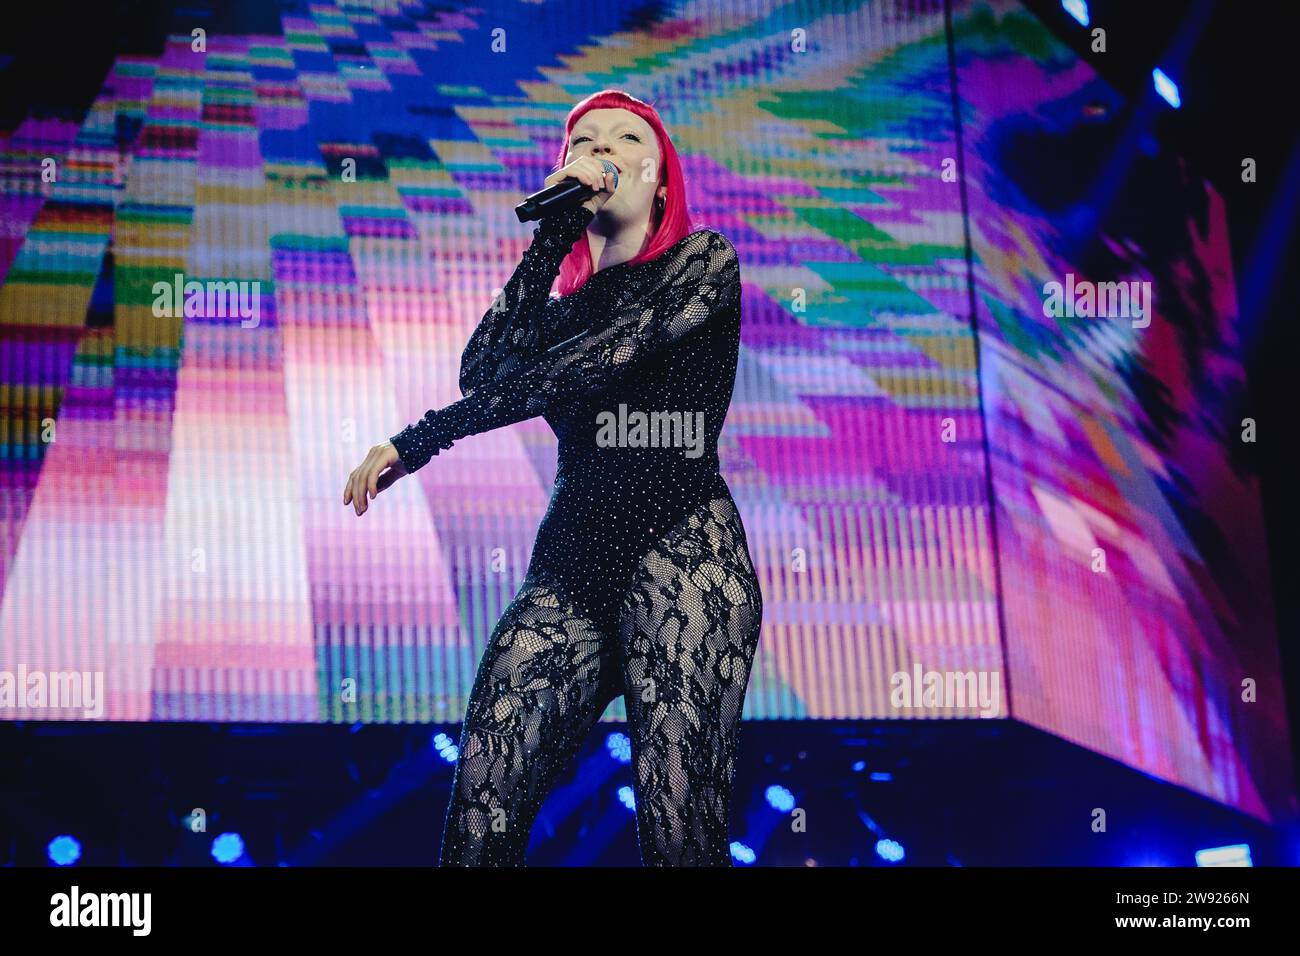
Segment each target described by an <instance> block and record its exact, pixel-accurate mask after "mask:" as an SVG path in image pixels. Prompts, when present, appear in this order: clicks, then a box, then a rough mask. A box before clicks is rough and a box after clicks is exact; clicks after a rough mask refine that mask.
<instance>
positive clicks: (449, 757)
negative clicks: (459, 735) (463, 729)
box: [433, 734, 460, 763]
mask: <svg viewBox="0 0 1300 956" xmlns="http://www.w3.org/2000/svg"><path fill="white" fill-rule="evenodd" d="M433 749H434V750H436V751H438V756H439V757H441V758H442V759H443V760H445V761H447V763H455V762H456V758H457V757H459V756H460V748H459V747H457V746H456V742H455V741H454V740H452V739H451V738H450V737H448V736H447V735H446V734H434V737H433Z"/></svg>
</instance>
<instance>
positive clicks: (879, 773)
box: [871, 770, 894, 783]
mask: <svg viewBox="0 0 1300 956" xmlns="http://www.w3.org/2000/svg"><path fill="white" fill-rule="evenodd" d="M871 779H872V780H878V781H880V782H881V783H888V782H889V781H890V780H893V779H894V775H893V774H892V773H890V772H889V771H888V770H875V771H872V774H871Z"/></svg>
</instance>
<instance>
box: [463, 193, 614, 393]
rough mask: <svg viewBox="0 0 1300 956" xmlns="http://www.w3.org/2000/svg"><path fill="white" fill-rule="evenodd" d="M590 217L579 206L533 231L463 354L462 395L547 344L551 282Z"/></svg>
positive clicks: (592, 214) (589, 212)
mask: <svg viewBox="0 0 1300 956" xmlns="http://www.w3.org/2000/svg"><path fill="white" fill-rule="evenodd" d="M594 215H595V214H594V213H593V212H592V211H591V210H590V209H587V208H586V207H585V206H582V205H577V206H573V207H571V208H569V209H566V210H564V211H563V212H560V213H556V214H555V215H553V216H548V217H546V218H545V219H543V220H542V221H541V222H540V223H539V224H538V225H537V227H536V228H535V229H534V230H533V242H532V244H531V245H530V246H529V247H528V248H527V249H526V250H524V254H523V257H522V258H521V259H520V262H519V265H518V266H516V267H515V271H514V274H513V275H511V276H510V279H509V280H508V281H507V282H506V284H505V288H504V289H502V291H501V295H500V296H498V297H497V298H496V299H495V300H494V301H493V303H492V305H491V306H489V307H488V310H487V312H486V313H484V315H483V318H482V319H481V320H480V321H479V324H478V327H477V328H476V329H474V334H473V335H471V336H470V339H469V342H468V343H467V344H466V345H465V350H464V352H462V353H461V357H460V393H461V394H462V395H469V394H470V392H472V391H473V390H474V389H476V388H480V387H482V386H483V385H484V384H485V383H487V382H490V381H492V380H493V379H496V378H499V377H500V376H502V375H505V374H506V373H508V372H510V371H511V370H512V369H514V368H515V367H517V366H518V365H519V364H520V362H522V361H523V360H524V359H526V358H528V357H529V356H531V355H533V354H535V353H536V351H537V350H538V348H539V347H541V346H542V345H543V344H544V343H545V342H546V341H547V338H548V334H547V333H548V326H547V321H546V306H547V305H548V304H549V295H550V291H551V284H552V283H553V282H554V281H555V277H556V275H558V274H559V271H560V263H561V262H562V261H563V260H564V257H565V256H567V255H568V254H569V252H570V250H572V249H573V244H574V243H575V242H577V240H578V238H579V237H580V236H581V235H582V234H583V230H585V229H586V228H587V224H588V223H589V222H591V220H592V218H593V216H594Z"/></svg>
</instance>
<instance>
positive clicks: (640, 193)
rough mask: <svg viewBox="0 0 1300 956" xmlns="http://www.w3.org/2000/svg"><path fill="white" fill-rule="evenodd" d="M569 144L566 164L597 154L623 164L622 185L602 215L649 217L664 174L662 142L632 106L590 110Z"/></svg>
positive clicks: (632, 219)
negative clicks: (661, 153)
mask: <svg viewBox="0 0 1300 956" xmlns="http://www.w3.org/2000/svg"><path fill="white" fill-rule="evenodd" d="M568 146H569V152H568V156H567V158H566V159H565V163H566V164H567V163H571V162H573V161H574V160H575V159H578V158H579V157H582V156H593V157H595V158H596V159H608V160H609V161H610V162H612V163H613V164H614V165H615V166H617V167H618V168H619V174H618V187H617V188H616V189H615V190H614V194H613V195H612V196H610V197H609V199H607V200H605V204H604V205H603V206H601V207H600V211H599V213H598V215H600V216H603V217H606V218H609V219H614V220H616V221H618V222H624V223H636V222H643V221H648V220H649V218H650V213H651V207H652V204H653V203H654V198H655V190H656V189H657V188H658V186H659V183H660V180H661V178H662V177H661V176H660V172H659V162H660V157H659V143H658V142H657V141H656V140H655V134H654V130H652V129H651V128H650V124H649V123H647V122H646V121H645V120H643V119H642V118H641V117H639V116H637V115H636V114H635V113H633V112H630V111H629V110H624V109H609V110H588V111H587V112H586V113H584V114H583V116H582V119H580V120H578V122H577V123H576V124H575V125H574V127H573V132H572V133H570V134H569V144H568Z"/></svg>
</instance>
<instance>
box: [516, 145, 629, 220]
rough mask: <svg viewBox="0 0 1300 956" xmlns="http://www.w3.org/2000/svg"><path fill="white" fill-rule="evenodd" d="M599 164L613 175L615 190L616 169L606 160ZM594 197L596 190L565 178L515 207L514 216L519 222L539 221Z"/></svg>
mask: <svg viewBox="0 0 1300 956" xmlns="http://www.w3.org/2000/svg"><path fill="white" fill-rule="evenodd" d="M600 162H601V164H602V165H603V166H604V167H605V172H607V173H613V174H614V188H615V189H617V188H618V167H617V166H615V165H614V164H613V163H611V162H610V161H609V160H608V159H602V160H601V161H600ZM594 195H596V190H594V189H592V188H591V187H590V186H588V185H587V184H586V183H582V182H579V181H578V180H576V179H573V178H571V177H565V178H564V179H561V180H560V181H559V182H558V183H556V184H555V185H553V186H547V187H546V188H545V189H543V190H541V191H539V192H535V193H533V194H532V195H531V196H529V197H528V198H527V199H525V200H524V201H523V202H521V203H520V204H519V205H518V206H516V207H515V215H516V216H518V217H519V221H520V222H528V220H530V219H541V218H542V217H543V216H550V215H552V214H553V213H557V212H560V211H561V210H563V209H568V208H569V207H571V206H576V205H578V204H579V203H584V202H586V201H587V200H588V199H590V198H591V197H592V196H594Z"/></svg>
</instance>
